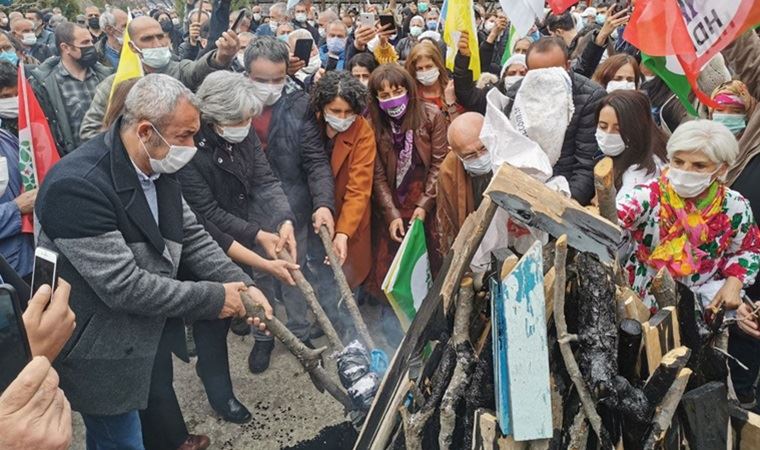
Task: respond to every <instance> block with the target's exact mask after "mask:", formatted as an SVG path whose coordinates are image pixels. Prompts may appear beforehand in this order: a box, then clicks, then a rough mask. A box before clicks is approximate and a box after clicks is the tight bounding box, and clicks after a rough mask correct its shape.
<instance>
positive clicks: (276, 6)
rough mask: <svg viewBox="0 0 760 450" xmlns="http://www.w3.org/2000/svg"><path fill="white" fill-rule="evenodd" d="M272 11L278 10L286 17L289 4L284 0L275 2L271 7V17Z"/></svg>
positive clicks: (270, 15)
mask: <svg viewBox="0 0 760 450" xmlns="http://www.w3.org/2000/svg"><path fill="white" fill-rule="evenodd" d="M272 11H277V12H279V13H280V14H282V15H283V16H285V18H287V17H288V5H287V4H285V3H283V2H278V3H275V4H274V5H272V6H270V7H269V17H272Z"/></svg>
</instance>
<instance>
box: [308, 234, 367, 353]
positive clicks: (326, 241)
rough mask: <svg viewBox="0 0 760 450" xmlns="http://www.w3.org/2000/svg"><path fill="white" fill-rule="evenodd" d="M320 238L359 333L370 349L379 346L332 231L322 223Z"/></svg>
mask: <svg viewBox="0 0 760 450" xmlns="http://www.w3.org/2000/svg"><path fill="white" fill-rule="evenodd" d="M319 238H320V239H321V240H322V245H323V246H324V248H325V253H326V254H327V259H328V261H330V267H332V270H333V274H334V275H335V281H337V282H338V289H339V290H340V295H341V297H342V298H343V301H344V302H345V304H346V309H347V310H348V313H349V314H350V315H351V319H353V321H354V326H355V327H356V331H357V332H358V333H359V337H361V339H362V340H363V341H364V343H365V344H366V345H367V347H368V348H369V349H370V350H372V349H374V348H377V346H376V345H375V341H374V339H372V335H370V334H369V329H368V328H367V323H366V322H364V318H363V317H362V313H361V312H360V311H359V306H358V305H357V304H356V299H354V293H353V292H352V291H351V286H349V285H348V280H346V274H345V273H343V267H342V266H341V264H340V260H339V259H338V257H337V255H335V251H334V250H333V245H332V239H331V238H330V232H329V231H328V230H327V227H326V226H325V225H322V226H321V227H320V228H319Z"/></svg>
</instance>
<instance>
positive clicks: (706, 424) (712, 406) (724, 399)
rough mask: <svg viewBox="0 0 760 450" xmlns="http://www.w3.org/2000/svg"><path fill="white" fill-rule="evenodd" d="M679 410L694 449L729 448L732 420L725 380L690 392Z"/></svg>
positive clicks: (691, 446) (687, 436)
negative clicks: (727, 446) (729, 415)
mask: <svg viewBox="0 0 760 450" xmlns="http://www.w3.org/2000/svg"><path fill="white" fill-rule="evenodd" d="M679 413H680V416H681V423H683V424H684V429H685V431H686V438H687V440H688V442H689V448H690V449H691V450H712V449H717V448H726V444H727V442H728V425H729V420H728V391H727V389H726V385H725V384H724V383H719V382H717V381H713V382H711V383H707V384H706V385H704V386H701V387H698V388H697V389H692V390H691V391H689V392H687V393H686V394H684V396H683V398H681V405H680V406H679Z"/></svg>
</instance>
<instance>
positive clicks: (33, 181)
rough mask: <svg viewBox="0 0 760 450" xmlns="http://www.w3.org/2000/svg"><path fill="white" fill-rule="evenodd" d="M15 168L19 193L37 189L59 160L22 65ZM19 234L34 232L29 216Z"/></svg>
mask: <svg viewBox="0 0 760 450" xmlns="http://www.w3.org/2000/svg"><path fill="white" fill-rule="evenodd" d="M18 91H19V96H18V143H19V148H18V166H19V167H18V168H19V171H20V172H21V190H22V191H24V192H28V191H31V190H33V189H37V188H39V187H40V186H41V185H42V181H43V180H44V179H45V175H46V174H47V173H48V171H49V170H50V168H51V167H53V164H55V163H57V162H58V161H59V160H60V159H61V158H60V156H58V149H57V148H56V145H55V140H54V139H53V134H52V133H51V132H50V127H49V126H48V121H47V118H46V117H45V113H44V112H42V108H41V107H40V104H39V102H38V101H37V97H35V96H34V91H33V90H32V87H31V86H30V85H29V81H28V80H27V79H26V75H25V73H24V63H20V64H19V66H18ZM21 231H22V232H24V233H32V232H34V222H33V220H32V214H25V215H24V216H23V217H22V218H21Z"/></svg>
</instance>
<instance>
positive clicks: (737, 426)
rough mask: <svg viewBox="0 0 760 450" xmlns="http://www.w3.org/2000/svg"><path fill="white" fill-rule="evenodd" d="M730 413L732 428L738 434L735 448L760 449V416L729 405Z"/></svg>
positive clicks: (742, 449)
mask: <svg viewBox="0 0 760 450" xmlns="http://www.w3.org/2000/svg"><path fill="white" fill-rule="evenodd" d="M728 412H729V414H730V415H731V426H732V427H733V429H734V431H735V432H736V441H735V443H734V448H735V449H737V450H756V449H758V448H760V415H757V414H755V413H752V412H749V411H747V410H745V409H742V408H740V407H738V406H736V405H729V407H728Z"/></svg>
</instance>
